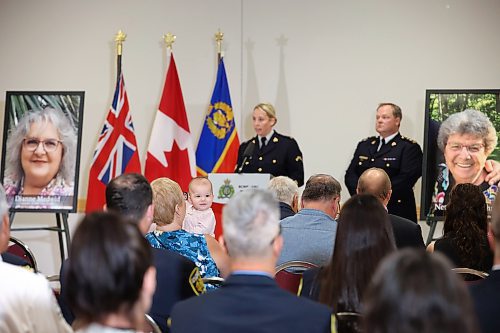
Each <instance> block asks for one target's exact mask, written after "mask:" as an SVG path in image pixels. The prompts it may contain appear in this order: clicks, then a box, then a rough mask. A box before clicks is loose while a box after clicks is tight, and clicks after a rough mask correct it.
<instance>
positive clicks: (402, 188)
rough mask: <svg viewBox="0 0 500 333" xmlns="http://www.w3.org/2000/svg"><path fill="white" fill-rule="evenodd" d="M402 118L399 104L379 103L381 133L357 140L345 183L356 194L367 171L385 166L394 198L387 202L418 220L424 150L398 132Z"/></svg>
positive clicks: (391, 208) (395, 212)
mask: <svg viewBox="0 0 500 333" xmlns="http://www.w3.org/2000/svg"><path fill="white" fill-rule="evenodd" d="M402 118H403V114H402V113H401V108H400V107H399V106H397V105H396V104H393V103H381V104H379V106H378V108H377V118H376V123H375V129H376V131H377V132H378V134H379V136H378V137H376V136H372V137H369V138H366V139H364V140H362V141H361V142H359V143H358V146H357V147H356V151H355V152H354V157H353V159H352V161H351V164H350V165H349V168H348V169H347V171H346V174H345V184H346V186H347V189H348V190H349V193H350V194H351V195H353V194H355V193H356V186H357V184H358V179H359V177H360V176H361V174H362V173H363V172H364V171H365V170H367V169H369V168H372V167H377V168H380V169H383V170H384V171H385V172H386V173H387V174H388V175H389V177H390V179H391V183H392V191H393V192H392V197H391V200H390V201H389V204H388V205H387V209H388V211H389V213H390V214H393V215H397V216H400V217H404V218H407V219H409V220H412V221H414V222H417V208H416V205H415V196H414V194H413V186H414V185H415V183H416V182H417V180H418V179H419V178H420V176H421V175H422V149H421V148H420V146H419V145H418V144H417V143H416V142H415V141H413V140H412V139H409V138H406V137H404V136H402V135H401V134H400V133H399V125H400V123H401V119H402Z"/></svg>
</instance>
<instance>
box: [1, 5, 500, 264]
mask: <svg viewBox="0 0 500 333" xmlns="http://www.w3.org/2000/svg"><path fill="white" fill-rule="evenodd" d="M498 17H500V3H499V2H498V1H496V0H477V1H470V0H448V1H444V0H421V1H407V0H373V1H359V0H310V1H297V0H295V1H294V0H240V1H236V0H208V1H207V0H185V1H181V0H162V1H160V0H145V1H134V0H119V1H118V0H107V1H101V0H86V1H77V0H44V1H39V0H23V1H20V0H0V47H1V52H0V110H1V112H2V114H3V112H4V107H5V91H8V90H85V91H86V98H85V114H84V124H83V135H84V136H83V146H82V155H81V169H80V191H79V192H80V198H85V197H86V192H87V182H88V171H89V164H90V160H91V156H92V153H93V150H94V148H95V144H96V142H97V135H98V133H99V131H100V128H101V126H102V121H103V120H104V117H105V115H106V113H107V109H108V108H109V105H110V103H111V98H112V93H113V89H114V83H115V82H114V80H115V64H114V60H115V54H114V43H113V38H114V35H115V34H116V32H117V30H118V29H122V30H124V31H125V32H126V33H127V35H128V38H127V41H126V42H125V44H124V56H123V71H124V75H125V82H126V86H127V92H128V96H129V101H130V105H131V110H132V115H133V119H134V124H135V128H136V135H137V140H138V145H139V151H140V154H141V158H142V159H143V157H144V155H145V152H146V147H147V143H148V139H149V132H150V128H151V124H152V122H153V119H154V114H155V112H156V107H157V105H158V103H159V99H160V94H161V89H162V86H163V80H164V76H165V68H166V65H167V60H166V57H165V50H164V47H163V45H162V43H161V36H162V35H163V34H164V33H166V32H169V31H170V32H172V33H174V34H176V35H177V41H176V42H175V44H174V53H175V58H176V63H177V69H178V71H179V76H180V81H181V85H182V89H183V93H184V99H185V103H186V108H187V112H188V117H189V121H190V126H191V131H192V133H193V135H194V136H195V141H197V139H198V136H199V133H200V130H201V126H202V122H203V117H204V112H205V110H206V108H207V105H208V102H209V99H210V96H211V93H212V89H213V84H214V80H215V74H216V54H215V42H214V40H213V35H214V33H215V32H216V31H217V29H218V28H220V29H221V30H222V31H223V32H224V33H225V38H224V52H225V62H226V70H227V74H228V81H229V84H230V89H231V97H232V102H233V108H234V110H235V114H236V122H237V126H238V128H239V130H240V132H239V133H240V140H242V139H247V138H249V137H250V136H251V135H252V134H253V132H252V129H251V123H250V113H251V111H252V107H253V106H254V105H255V104H257V103H258V102H260V101H270V102H272V103H275V104H276V107H277V110H278V119H279V121H278V124H277V130H278V131H281V132H283V133H284V134H288V135H291V136H293V137H295V138H296V139H297V140H298V142H299V144H300V146H301V149H302V151H303V153H304V159H305V168H306V177H308V176H309V175H311V174H313V173H318V172H326V173H330V174H332V175H333V176H334V177H336V178H338V179H339V180H340V181H341V182H342V183H343V176H344V171H345V169H346V167H347V165H348V163H349V160H350V159H351V157H352V153H353V151H354V147H355V145H356V143H357V142H358V141H359V140H360V139H362V138H364V137H366V136H368V135H373V134H374V133H375V132H374V129H373V127H374V124H373V123H374V112H375V108H376V105H377V104H378V103H379V102H381V101H392V102H395V103H396V104H399V105H400V106H401V107H402V109H403V113H404V117H403V122H402V129H401V131H402V133H403V134H404V135H406V136H409V137H412V138H414V139H415V140H417V141H418V142H419V143H421V144H422V143H423V131H424V128H423V118H424V114H423V112H424V97H425V89H433V88H434V89H436V88H498V87H499V86H500V65H498V64H499V63H500V60H499V57H498V55H499V54H500V43H498V37H497V32H498V31H500V21H499V20H498ZM0 118H2V119H1V120H0V124H2V123H3V117H0ZM2 128H3V125H2ZM417 193H419V188H417ZM347 196H348V194H347V192H345V191H344V193H343V197H344V199H345V198H347ZM78 218H79V217H78V216H76V215H74V216H72V217H71V225H72V228H74V226H75V225H76V224H77V220H78ZM46 220H49V221H51V220H54V217H52V216H42V215H40V214H37V215H34V214H18V215H17V216H16V219H15V223H14V225H18V226H19V225H23V226H24V225H32V224H37V223H39V222H38V221H42V222H43V221H46ZM18 236H19V237H21V238H23V239H25V240H26V241H27V242H28V243H29V244H30V245H31V246H32V247H33V248H34V250H35V254H36V255H37V258H38V259H39V261H40V265H41V268H42V270H43V271H44V272H45V273H48V274H52V273H55V272H57V270H58V265H59V260H58V255H59V254H58V250H57V246H56V245H54V243H55V241H56V238H55V236H53V237H51V236H48V235H47V234H45V233H35V234H33V235H32V234H29V233H26V232H24V233H18Z"/></svg>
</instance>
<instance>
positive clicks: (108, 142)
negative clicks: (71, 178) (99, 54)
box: [85, 74, 141, 213]
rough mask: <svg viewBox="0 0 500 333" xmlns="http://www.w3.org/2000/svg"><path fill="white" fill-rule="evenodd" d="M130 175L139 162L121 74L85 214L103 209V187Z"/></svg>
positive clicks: (99, 147)
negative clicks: (113, 180)
mask: <svg viewBox="0 0 500 333" xmlns="http://www.w3.org/2000/svg"><path fill="white" fill-rule="evenodd" d="M129 172H137V173H141V163H140V161H139V153H138V151H137V141H136V140H135V133H134V125H133V123H132V115H131V114H130V111H129V105H128V98H127V92H126V90H125V83H124V81H123V74H120V76H119V79H118V82H117V83H116V90H115V95H114V98H113V104H112V105H111V108H110V110H109V112H108V116H107V117H106V120H105V121H104V126H103V128H102V131H101V134H100V135H99V140H98V142H97V148H96V150H95V152H94V157H93V159H92V166H91V167H90V175H89V186H88V191H87V206H86V208H85V211H86V212H87V213H89V212H92V211H95V210H102V208H103V206H104V204H105V202H106V197H105V191H106V185H107V184H108V183H109V181H110V180H111V179H113V178H115V177H116V176H119V175H121V174H123V173H129Z"/></svg>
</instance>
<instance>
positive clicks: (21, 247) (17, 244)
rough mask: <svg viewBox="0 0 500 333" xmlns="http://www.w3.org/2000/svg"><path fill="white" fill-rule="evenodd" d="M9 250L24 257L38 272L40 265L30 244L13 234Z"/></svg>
mask: <svg viewBox="0 0 500 333" xmlns="http://www.w3.org/2000/svg"><path fill="white" fill-rule="evenodd" d="M7 252H8V253H10V254H12V255H15V256H17V257H19V258H21V259H23V260H24V261H26V262H27V263H28V265H29V266H30V267H31V268H32V269H33V270H34V271H35V272H38V266H37V263H36V259H35V256H34V255H33V252H32V251H31V250H30V248H29V247H28V245H26V244H25V243H24V242H22V241H21V240H19V239H17V238H15V237H12V236H11V237H10V243H9V247H8V248H7Z"/></svg>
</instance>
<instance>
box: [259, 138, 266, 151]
mask: <svg viewBox="0 0 500 333" xmlns="http://www.w3.org/2000/svg"><path fill="white" fill-rule="evenodd" d="M266 140H267V138H266V137H265V136H263V137H262V138H260V150H262V149H264V147H265V145H266Z"/></svg>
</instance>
